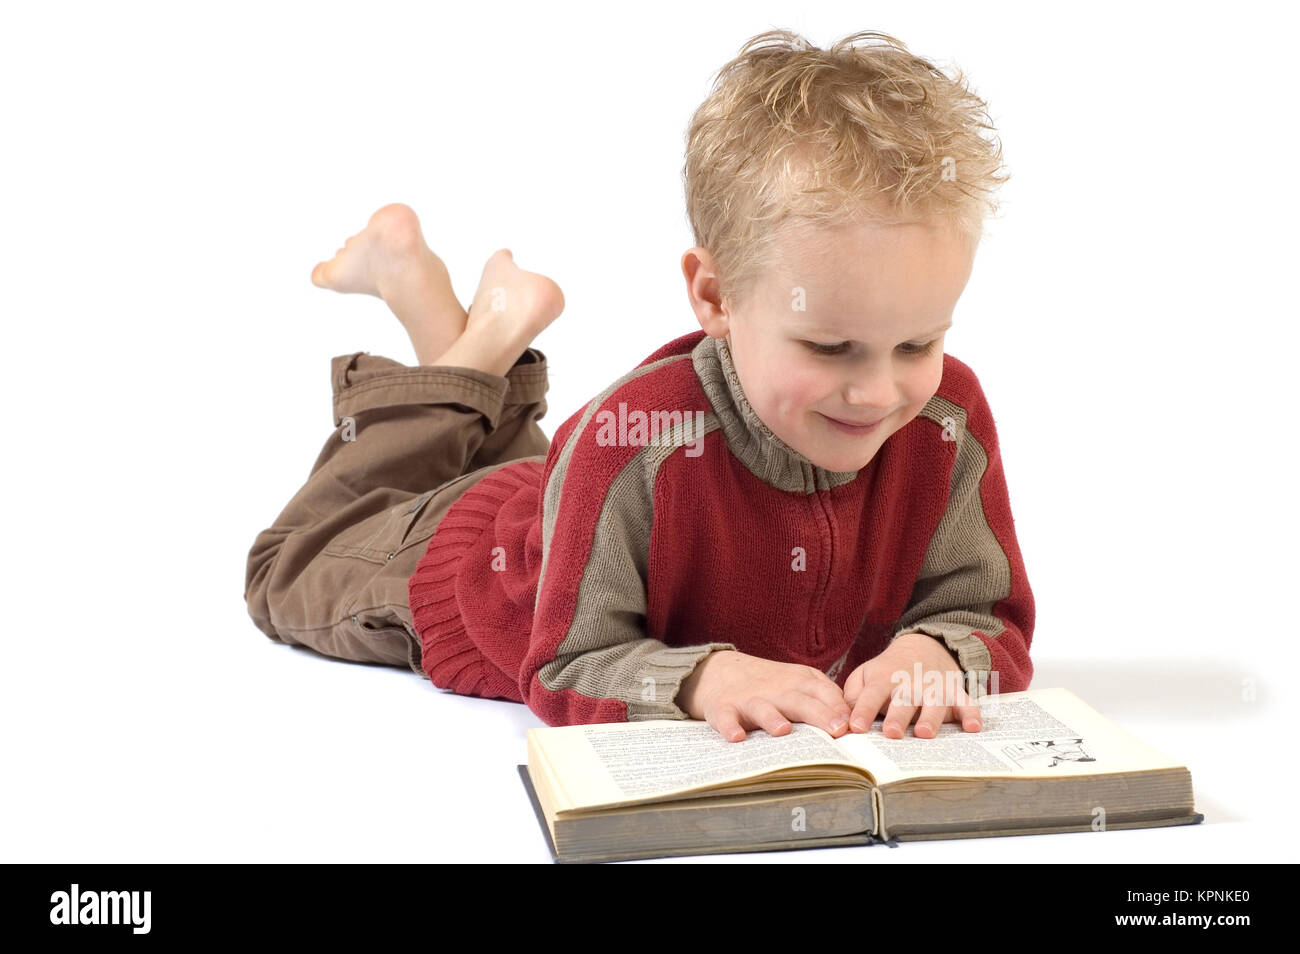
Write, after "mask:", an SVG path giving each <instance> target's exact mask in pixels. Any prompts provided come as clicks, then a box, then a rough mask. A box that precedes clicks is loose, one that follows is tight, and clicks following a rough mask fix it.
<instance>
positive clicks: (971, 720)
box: [952, 690, 984, 732]
mask: <svg viewBox="0 0 1300 954" xmlns="http://www.w3.org/2000/svg"><path fill="white" fill-rule="evenodd" d="M952 711H953V717H952V718H953V721H954V722H960V723H961V727H962V728H963V729H965V730H966V731H967V732H978V731H980V730H981V729H982V728H984V717H983V716H982V715H981V714H980V707H979V704H978V703H976V702H975V701H974V700H972V699H971V697H970V695H969V693H967V692H966V691H964V690H963V691H961V692H960V693H959V694H958V697H957V704H956V705H954V706H953V707H952Z"/></svg>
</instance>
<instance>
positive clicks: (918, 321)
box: [762, 223, 974, 338]
mask: <svg viewBox="0 0 1300 954" xmlns="http://www.w3.org/2000/svg"><path fill="white" fill-rule="evenodd" d="M973 260H974V250H973V249H971V248H969V247H968V245H967V243H966V242H965V241H964V240H963V239H962V238H961V237H960V236H958V235H957V234H956V233H955V232H953V231H952V230H951V229H949V228H947V227H946V226H941V225H932V224H925V223H907V224H899V225H861V224H856V223H855V224H849V225H840V226H835V227H831V228H819V229H811V228H808V227H800V228H796V229H792V230H789V231H786V232H783V233H782V234H781V235H780V236H778V237H777V239H776V241H775V242H774V244H773V250H772V254H771V256H770V258H769V261H768V268H767V270H766V271H765V273H764V276H763V282H762V285H763V288H764V297H765V299H766V300H767V303H768V304H769V305H770V306H772V307H773V308H774V309H779V311H780V312H781V313H782V314H783V318H784V321H785V322H788V323H790V324H791V325H793V326H796V327H798V328H800V329H802V330H805V331H808V332H809V333H813V332H816V333H825V334H838V335H840V336H842V337H845V338H851V337H862V336H864V335H867V334H869V333H870V332H871V331H872V330H873V329H878V330H880V331H881V332H889V333H893V332H898V331H902V332H903V333H907V334H911V333H916V332H921V331H927V330H930V329H933V328H936V327H938V326H939V325H942V324H944V323H946V321H947V319H948V318H949V316H950V315H951V313H952V310H953V308H954V307H955V306H956V304H957V299H958V298H960V297H961V293H962V291H963V290H964V289H965V286H966V282H967V281H968V280H969V278H970V272H971V266H972V264H973Z"/></svg>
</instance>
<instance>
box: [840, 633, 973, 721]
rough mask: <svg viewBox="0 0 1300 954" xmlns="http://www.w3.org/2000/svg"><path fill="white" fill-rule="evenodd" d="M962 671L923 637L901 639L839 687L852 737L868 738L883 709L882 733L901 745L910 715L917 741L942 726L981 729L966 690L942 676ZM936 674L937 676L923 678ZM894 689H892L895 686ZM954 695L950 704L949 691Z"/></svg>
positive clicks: (949, 655)
mask: <svg viewBox="0 0 1300 954" xmlns="http://www.w3.org/2000/svg"><path fill="white" fill-rule="evenodd" d="M918 662H919V663H920V664H921V684H920V685H919V686H917V685H915V682H916V664H917V663H918ZM952 672H957V673H962V672H963V670H962V668H961V666H960V665H959V664H958V662H957V660H956V659H954V658H953V655H952V653H950V652H948V648H947V647H946V646H944V644H943V643H942V642H940V641H939V640H937V639H935V638H934V637H933V636H927V635H926V634H925V633H904V634H903V635H902V636H899V637H898V638H897V639H895V640H894V641H893V642H892V643H890V644H889V646H888V648H887V649H885V651H884V652H882V653H881V654H880V655H879V656H876V657H875V658H874V659H868V660H867V661H866V662H864V663H863V664H862V665H861V666H859V667H858V668H857V669H855V670H853V672H851V673H849V678H848V679H846V680H845V682H844V699H845V701H846V702H848V703H849V704H850V705H852V706H853V715H852V717H851V718H850V720H849V727H850V729H851V731H853V732H870V731H871V724H872V723H873V722H874V721H875V719H876V716H877V714H879V712H880V710H881V709H882V708H884V707H885V705H886V703H888V705H889V711H888V712H886V713H885V724H884V726H883V727H882V729H881V731H882V733H883V734H884V735H885V736H886V737H887V738H891V739H901V738H902V737H903V733H904V732H905V731H906V729H907V727H908V725H910V724H911V722H912V717H913V716H914V715H916V710H917V708H918V707H919V708H920V709H921V718H920V719H918V720H917V722H916V728H915V729H914V730H913V731H912V734H913V735H915V736H916V737H917V738H918V739H933V738H934V737H935V736H936V735H938V734H939V726H940V725H941V724H942V723H944V722H961V724H962V728H964V729H965V730H966V731H967V732H978V731H980V729H981V728H982V727H983V720H982V719H981V718H980V709H979V706H978V705H977V704H976V703H974V702H973V701H972V700H971V698H970V696H968V695H967V694H966V690H965V689H963V688H961V686H962V682H964V678H963V679H958V680H954V679H953V678H952V677H951V676H949V675H948V673H952ZM930 673H937V674H938V675H929V674H930ZM896 684H897V686H896ZM950 688H954V689H955V692H954V694H953V695H952V697H951V698H945V696H947V695H949V689H950Z"/></svg>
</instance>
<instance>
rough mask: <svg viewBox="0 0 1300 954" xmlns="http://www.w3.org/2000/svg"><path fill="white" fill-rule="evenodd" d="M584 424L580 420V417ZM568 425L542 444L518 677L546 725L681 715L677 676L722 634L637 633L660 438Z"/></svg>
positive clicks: (716, 646)
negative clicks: (678, 639) (546, 449)
mask: <svg viewBox="0 0 1300 954" xmlns="http://www.w3.org/2000/svg"><path fill="white" fill-rule="evenodd" d="M586 424H588V421H586V420H584V421H583V422H582V425H586ZM582 425H579V426H578V427H577V428H576V429H575V431H574V432H573V433H570V434H569V435H568V437H567V439H566V440H565V441H564V445H563V447H562V448H561V447H560V445H558V444H552V449H551V452H550V454H549V455H548V461H547V466H546V471H545V474H544V476H543V487H542V501H541V507H542V564H541V575H540V578H539V581H538V586H537V603H536V607H535V610H534V614H533V625H532V632H531V635H530V639H529V646H528V650H527V653H526V655H525V657H524V661H523V666H522V669H521V671H520V676H519V686H520V689H521V691H522V693H523V696H524V700H525V702H526V703H527V705H528V707H529V708H530V709H532V710H533V711H534V712H535V713H537V715H538V716H539V717H540V718H542V719H543V720H544V721H545V722H546V723H547V724H548V725H574V724H578V723H590V722H625V721H627V722H631V721H640V720H646V719H688V718H690V716H688V715H687V713H686V712H685V711H683V710H682V709H681V708H680V707H679V706H678V705H677V703H676V697H677V693H678V691H679V690H680V688H681V684H682V681H683V680H684V679H685V678H686V677H687V676H689V675H690V674H691V673H692V672H693V671H694V669H695V667H696V665H698V664H699V663H700V662H701V661H702V660H703V659H704V658H705V657H707V656H708V655H709V654H710V653H713V652H716V651H718V650H721V649H735V648H736V647H735V646H734V645H733V644H731V643H704V644H700V645H695V646H669V645H667V644H666V643H665V642H663V641H662V640H659V639H653V638H650V637H649V636H647V634H646V612H647V585H648V569H647V567H648V563H649V551H650V530H651V526H652V524H653V516H654V494H653V489H654V480H655V475H656V474H657V472H658V463H659V462H660V461H661V460H662V459H663V457H664V456H665V455H666V453H670V452H671V451H672V450H673V448H672V447H662V446H644V447H636V446H630V447H622V446H600V445H599V444H598V442H597V439H596V433H595V432H596V428H595V427H592V426H585V427H584V426H582Z"/></svg>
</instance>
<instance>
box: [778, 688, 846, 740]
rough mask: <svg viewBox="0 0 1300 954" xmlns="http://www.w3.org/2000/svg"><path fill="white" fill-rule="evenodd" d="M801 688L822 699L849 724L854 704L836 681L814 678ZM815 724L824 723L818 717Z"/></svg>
mask: <svg viewBox="0 0 1300 954" xmlns="http://www.w3.org/2000/svg"><path fill="white" fill-rule="evenodd" d="M800 689H801V690H802V691H803V692H804V693H806V694H807V695H809V696H811V697H813V698H814V699H817V700H818V701H820V702H821V704H822V705H824V706H825V707H826V708H827V709H830V710H832V711H833V712H835V713H837V714H838V715H839V716H840V717H841V718H842V719H843V720H844V723H845V725H847V724H848V721H849V715H850V714H851V713H852V711H853V706H852V704H851V703H850V702H849V701H848V700H847V699H846V698H845V695H844V693H843V692H841V691H840V687H839V686H837V685H835V683H833V682H831V681H830V680H829V679H814V680H810V681H809V682H808V684H807V685H806V686H800ZM787 714H788V713H787ZM807 721H813V720H807ZM832 721H833V720H832ZM813 724H814V725H821V724H822V723H821V721H820V719H818V720H816V721H813ZM827 731H829V730H827Z"/></svg>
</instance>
